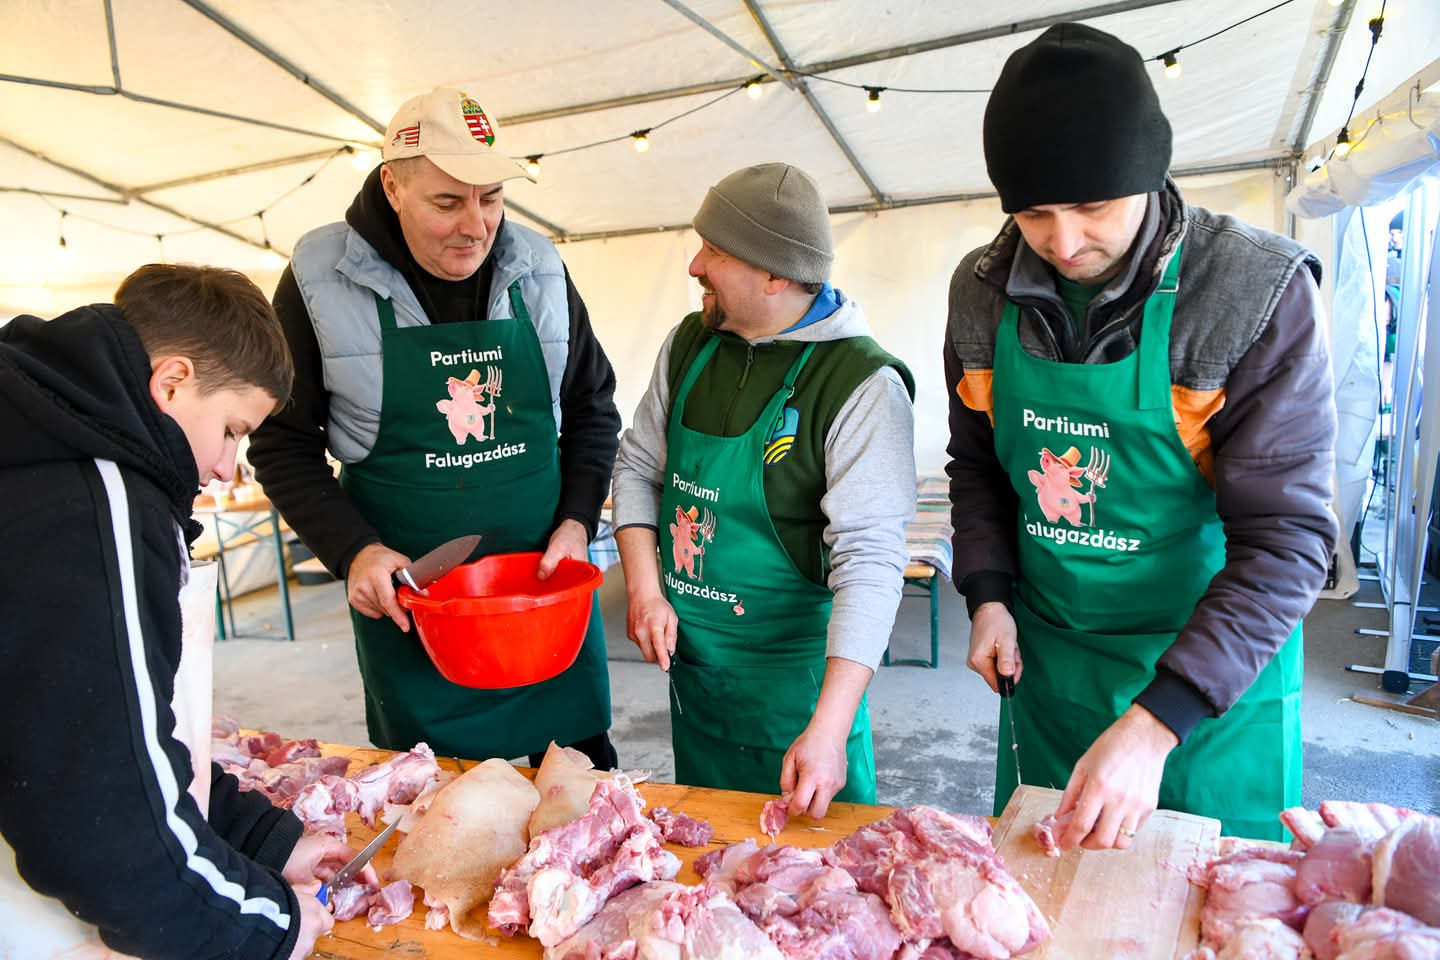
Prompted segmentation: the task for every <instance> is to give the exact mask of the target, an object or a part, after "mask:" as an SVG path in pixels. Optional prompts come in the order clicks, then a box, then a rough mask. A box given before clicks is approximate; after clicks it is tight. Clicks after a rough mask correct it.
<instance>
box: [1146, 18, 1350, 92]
mask: <svg viewBox="0 0 1440 960" xmlns="http://www.w3.org/2000/svg"><path fill="white" fill-rule="evenodd" d="M1294 2H1295V0H1280V2H1279V3H1277V4H1274V5H1273V6H1269V7H1266V8H1265V9H1264V10H1261V11H1260V12H1259V13H1252V14H1251V15H1250V16H1248V17H1246V18H1245V19H1244V20H1237V21H1236V22H1234V23H1232V24H1230V26H1228V27H1221V28H1220V29H1219V30H1216V31H1215V32H1214V33H1207V34H1205V36H1203V37H1201V38H1200V39H1199V40H1191V41H1190V42H1189V43H1182V44H1180V46H1178V47H1171V48H1170V49H1169V50H1166V51H1165V52H1164V53H1160V54H1156V55H1155V56H1153V57H1149V58H1148V59H1150V60H1154V61H1157V62H1159V63H1162V64H1164V65H1165V76H1166V77H1168V78H1170V79H1171V80H1178V79H1180V51H1181V50H1184V49H1186V48H1187V47H1193V46H1196V45H1198V44H1202V43H1204V42H1205V41H1206V40H1214V39H1215V38H1216V37H1218V36H1220V35H1221V34H1222V33H1229V32H1230V31H1231V30H1234V29H1235V28H1236V27H1240V26H1244V25H1245V24H1247V23H1249V22H1250V21H1251V20H1254V19H1255V18H1257V17H1263V16H1265V14H1267V13H1270V12H1271V11H1274V10H1279V9H1280V8H1281V7H1284V6H1288V5H1290V4H1292V3H1294ZM1332 6H1333V4H1332Z"/></svg>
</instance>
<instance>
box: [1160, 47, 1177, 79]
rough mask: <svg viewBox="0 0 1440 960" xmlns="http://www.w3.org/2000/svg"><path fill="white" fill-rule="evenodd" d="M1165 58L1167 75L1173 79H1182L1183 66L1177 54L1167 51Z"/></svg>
mask: <svg viewBox="0 0 1440 960" xmlns="http://www.w3.org/2000/svg"><path fill="white" fill-rule="evenodd" d="M1164 60H1165V76H1167V77H1169V78H1170V79H1171V80H1179V79H1180V69H1181V67H1180V61H1179V60H1177V59H1176V58H1175V54H1173V53H1167V54H1165V57H1164Z"/></svg>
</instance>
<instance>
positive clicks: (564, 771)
mask: <svg viewBox="0 0 1440 960" xmlns="http://www.w3.org/2000/svg"><path fill="white" fill-rule="evenodd" d="M594 766H595V764H594V763H593V762H591V760H590V758H589V757H587V756H585V754H583V753H581V752H580V751H579V750H574V749H571V748H570V747H561V746H557V745H556V744H555V741H553V740H552V741H550V747H549V749H547V750H546V751H545V759H544V760H542V761H540V769H539V770H538V771H536V773H535V789H536V790H539V791H540V806H538V807H536V808H535V812H534V813H532V814H531V815H530V836H532V837H538V836H539V835H540V834H542V833H544V832H545V831H546V830H550V829H553V828H555V827H558V826H560V825H561V824H565V823H569V822H570V821H571V820H575V819H578V818H579V817H580V816H582V815H583V814H584V813H585V811H586V810H589V809H590V795H591V794H592V793H594V792H595V782H596V781H597V780H602V779H608V778H609V776H610V775H609V774H608V773H602V772H601V771H599V770H595V769H593V768H594Z"/></svg>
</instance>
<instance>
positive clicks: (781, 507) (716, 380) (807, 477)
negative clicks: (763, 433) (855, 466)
mask: <svg viewBox="0 0 1440 960" xmlns="http://www.w3.org/2000/svg"><path fill="white" fill-rule="evenodd" d="M708 337H718V338H719V340H720V345H719V346H718V347H716V349H715V355H714V356H713V357H711V358H710V362H709V364H707V365H706V367H705V370H704V371H703V372H702V373H701V374H700V379H699V380H697V381H696V383H695V386H694V388H693V389H692V390H691V392H690V399H689V402H688V403H686V405H685V419H684V424H685V426H686V427H688V428H690V429H691V430H696V431H699V432H700V433H707V434H710V435H711V436H718V437H734V436H739V435H740V434H742V433H744V432H745V431H746V430H748V429H749V428H750V426H751V425H752V424H754V423H755V420H756V418H757V417H759V416H760V414H761V412H762V411H763V410H764V409H765V404H766V403H768V402H769V400H770V398H771V397H773V396H774V395H775V391H776V390H778V389H780V387H781V385H782V384H783V383H784V382H785V374H786V373H787V372H789V370H790V365H791V364H792V363H794V362H795V358H796V357H798V356H799V355H800V351H801V350H803V349H804V348H805V343H804V342H802V341H798V340H776V341H773V342H770V343H764V344H754V345H752V344H750V343H747V342H746V341H745V340H743V339H742V338H740V337H737V336H735V335H734V334H731V333H712V332H710V331H708V330H706V329H705V326H704V324H703V323H701V322H700V314H698V313H692V314H690V315H689V316H687V317H686V318H685V319H684V320H683V321H681V323H680V327H679V329H677V330H676V331H675V339H674V340H673V341H672V343H671V345H670V358H669V359H670V365H669V368H668V375H669V383H670V404H671V405H672V406H673V405H674V403H675V392H676V390H677V389H678V388H679V385H680V381H681V380H683V379H684V377H685V371H687V370H689V369H690V364H691V363H692V362H694V360H695V355H696V354H697V353H699V352H700V347H701V346H702V345H703V344H704V343H705V341H706V339H707V338H708ZM887 366H888V367H894V368H895V370H896V371H897V372H898V373H899V374H900V378H901V380H902V381H904V383H905V389H906V390H908V391H909V393H910V398H911V399H912V400H913V399H914V398H915V380H914V378H913V377H912V376H911V375H910V371H909V370H908V369H907V368H906V366H905V364H904V363H902V362H900V360H898V359H896V358H895V357H893V356H891V355H890V354H888V353H886V352H885V351H884V350H883V349H882V348H881V347H880V345H879V344H878V343H876V342H875V341H874V340H873V339H872V338H870V337H847V338H845V339H842V340H829V341H826V342H824V343H819V344H816V346H815V352H814V353H813V354H811V356H810V360H809V361H808V362H807V363H806V364H805V368H804V369H803V370H802V371H801V372H800V377H799V379H798V380H796V382H795V395H794V396H793V397H791V398H790V402H789V403H787V404H786V405H785V409H784V411H783V412H782V414H781V418H780V420H779V421H778V422H777V423H776V424H774V425H773V426H772V428H771V429H772V433H771V436H770V442H768V443H767V444H766V446H765V456H764V462H763V463H760V464H757V465H756V467H757V469H762V470H764V471H765V477H764V480H765V500H766V503H767V504H768V505H769V507H770V518H771V520H772V521H774V524H775V533H776V535H777V536H778V537H779V538H780V542H781V543H782V544H784V546H785V550H786V552H787V553H789V554H790V558H791V559H792V560H794V561H795V566H796V567H798V568H799V569H800V572H801V573H803V574H804V575H805V576H807V577H809V578H810V579H811V580H814V581H815V582H816V583H819V584H822V585H823V584H824V583H825V580H826V574H827V573H828V571H829V562H828V557H827V553H826V550H825V543H824V540H823V539H822V538H821V534H822V533H823V531H824V529H825V525H826V523H827V520H826V517H825V514H824V513H823V512H822V511H821V509H820V498H821V497H823V496H824V495H825V489H826V486H825V437H826V435H827V434H829V432H830V426H831V424H832V423H834V421H835V416H836V415H837V414H838V413H839V412H840V409H841V408H842V407H843V406H845V402H846V401H847V400H849V399H850V395H851V394H852V393H854V392H855V389H856V388H857V387H859V386H860V384H862V383H864V382H865V381H866V380H868V379H869V378H870V377H871V376H872V375H874V373H875V372H876V371H877V370H879V369H880V368H882V367H887Z"/></svg>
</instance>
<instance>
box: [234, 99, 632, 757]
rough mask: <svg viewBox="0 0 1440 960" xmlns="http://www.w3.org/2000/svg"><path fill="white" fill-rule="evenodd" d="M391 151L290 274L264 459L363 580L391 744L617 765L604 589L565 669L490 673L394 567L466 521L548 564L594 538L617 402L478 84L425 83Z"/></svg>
mask: <svg viewBox="0 0 1440 960" xmlns="http://www.w3.org/2000/svg"><path fill="white" fill-rule="evenodd" d="M383 158H384V163H383V164H382V165H381V166H380V167H379V168H378V169H377V170H375V171H374V172H372V173H371V174H370V176H369V177H368V178H367V179H366V181H365V184H364V186H363V187H361V189H360V192H359V194H358V195H357V196H356V197H355V200H354V202H353V203H352V204H351V206H350V209H349V210H348V211H347V213H346V215H345V222H343V223H334V224H330V225H328V226H324V227H320V228H319V229H316V230H312V231H311V232H309V233H308V234H306V235H305V236H304V237H302V238H301V240H300V242H299V243H298V244H297V245H296V247H295V254H294V257H293V259H292V260H291V263H290V267H289V268H288V269H287V270H286V271H285V274H284V276H283V277H282V278H281V280H280V285H279V287H278V288H277V290H276V293H275V310H276V312H277V313H278V314H279V316H280V319H281V323H282V325H283V326H284V328H285V333H286V337H287V338H288V340H289V343H290V349H291V352H292V354H293V356H294V361H295V370H296V383H295V390H294V394H293V396H292V400H291V403H290V405H289V407H287V408H286V409H285V410H284V411H283V412H282V413H281V414H279V415H277V416H276V417H274V418H272V420H271V421H270V422H269V423H267V424H266V425H265V427H264V429H262V430H260V431H258V432H257V433H256V434H255V436H254V441H253V443H252V445H251V448H250V459H251V461H252V463H254V465H255V468H256V476H257V478H258V479H259V480H260V483H261V484H262V485H263V486H264V488H265V491H266V493H267V494H268V495H269V496H270V498H271V499H272V501H273V502H274V503H275V504H276V506H277V507H279V509H280V512H281V513H282V514H283V515H284V517H285V519H286V520H287V521H288V522H289V524H290V525H291V527H292V528H294V530H295V531H296V532H297V533H299V534H300V537H301V539H302V540H304V541H305V543H306V544H307V545H308V546H309V547H310V548H311V549H312V550H314V552H315V555H316V556H317V557H319V558H320V560H321V561H323V562H324V563H325V565H326V566H327V567H328V568H329V569H330V570H331V571H333V572H334V573H335V574H336V575H337V576H339V577H343V578H345V579H346V581H347V589H348V598H349V601H350V605H351V607H352V611H351V619H352V621H353V623H354V628H355V645H356V652H357V655H358V657H359V661H360V673H361V676H362V678H363V679H364V682H365V714H366V721H367V724H368V727H369V732H370V738H371V740H372V741H373V742H374V743H375V745H376V746H379V747H383V748H386V749H394V750H404V749H409V748H410V747H412V746H414V745H415V743H417V742H420V741H424V742H426V743H428V744H429V745H430V746H431V747H432V748H433V749H434V750H435V752H436V753H442V754H450V755H457V756H462V757H475V758H486V757H495V756H498V757H505V758H507V759H509V758H516V757H523V756H528V757H529V759H530V761H531V763H532V765H535V764H538V762H539V760H540V757H541V755H542V754H543V752H544V750H545V748H546V745H547V744H548V743H549V742H550V741H551V740H555V741H557V742H558V743H560V744H562V745H573V746H575V747H577V748H578V749H580V750H582V751H584V752H585V753H586V754H587V755H588V756H589V757H590V758H591V759H592V760H593V761H594V762H595V763H596V765H597V766H598V767H601V768H610V767H613V766H614V765H615V760H616V758H615V751H614V748H613V747H612V746H611V744H610V740H609V736H608V730H609V726H610V690H609V676H608V673H607V669H606V663H605V642H604V634H603V629H602V627H601V621H600V610H599V606H598V604H597V605H596V606H595V607H594V608H593V609H592V610H591V618H590V625H589V629H588V632H587V634H586V637H585V642H584V645H583V647H582V648H581V650H580V654H579V656H578V658H577V659H576V661H575V663H574V664H573V665H572V666H570V667H569V668H568V669H567V670H565V671H564V672H562V673H561V674H560V675H558V676H557V677H555V678H553V679H551V680H547V681H545V682H543V683H538V684H532V685H530V686H525V687H518V688H514V689H506V690H479V689H472V688H468V687H461V686H457V685H455V684H452V683H450V682H448V681H447V680H445V679H444V678H443V677H441V676H440V674H439V672H438V671H437V670H436V669H435V667H434V665H433V664H432V663H431V661H430V659H429V658H428V656H427V655H426V654H425V652H424V650H423V649H422V648H421V645H420V642H419V640H418V638H416V636H415V635H414V633H413V632H412V631H411V630H410V621H409V617H408V615H407V614H406V612H405V611H404V610H403V609H402V608H401V607H400V606H399V605H398V604H397V602H396V598H395V588H394V586H393V584H392V579H391V578H392V576H393V575H394V574H395V572H396V571H397V570H399V569H400V568H401V567H404V566H406V565H407V564H408V563H409V562H410V561H411V560H412V559H414V558H416V557H419V556H420V555H422V554H424V553H425V552H427V551H429V550H431V549H433V548H434V547H436V546H438V545H439V544H441V543H444V542H445V541H447V540H450V539H452V538H454V537H456V536H459V535H462V534H468V533H480V534H483V536H484V539H483V540H482V541H481V543H480V553H481V554H492V553H513V552H523V551H536V552H542V553H543V556H542V558H541V559H540V561H539V574H540V576H541V577H546V576H549V574H550V573H552V572H553V571H554V569H555V567H556V565H557V564H558V563H559V562H560V560H561V559H562V558H567V557H568V558H574V559H584V558H585V556H586V550H587V545H588V542H589V539H590V537H591V536H593V534H594V532H595V526H596V523H597V522H598V519H599V513H600V507H601V504H602V502H603V501H604V499H605V494H606V491H607V488H608V482H609V475H610V469H611V465H612V464H613V462H614V458H615V449H616V435H617V433H618V431H619V428H620V417H619V414H618V413H617V411H616V409H615V404H614V400H613V394H614V389H615V375H614V372H613V370H612V369H611V366H610V361H609V360H608V359H607V358H606V356H605V352H604V350H603V349H601V347H600V344H599V342H598V341H597V340H596V338H595V334H594V332H593V331H592V329H591V326H590V319H589V315H588V313H587V311H586V309H585V304H584V302H583V301H582V300H581V299H580V295H579V293H578V292H577V291H576V289H575V286H574V284H573V283H572V282H571V281H570V276H569V273H568V272H567V270H566V269H565V264H564V263H563V262H561V260H560V255H559V253H558V252H557V251H556V250H555V247H554V245H553V244H551V243H550V242H549V241H548V240H547V239H545V238H544V237H542V236H541V235H540V234H538V233H536V232H535V231H533V230H530V229H528V228H526V227H524V226H521V225H520V224H516V223H511V222H509V221H508V220H506V219H505V204H504V182H505V181H506V180H512V179H515V178H518V177H524V176H526V173H525V171H524V169H523V168H522V167H521V166H520V165H519V164H517V163H515V162H514V161H513V160H511V159H510V158H509V157H508V156H506V155H505V153H504V151H503V150H502V149H501V147H500V141H499V139H498V130H497V127H496V124H495V122H494V120H493V119H492V118H491V117H490V116H489V115H488V114H487V113H486V112H485V111H484V109H482V107H481V106H480V104H479V103H478V102H477V101H476V100H475V99H473V98H471V97H469V96H467V95H466V94H465V93H464V92H462V91H460V90H457V89H455V88H453V87H440V88H438V89H436V90H433V91H431V92H430V93H427V94H424V95H422V96H418V97H415V98H413V99H411V100H409V101H407V102H406V103H405V104H404V105H403V106H401V108H400V109H399V111H398V112H397V113H396V114H395V117H394V119H392V120H391V121H390V126H389V129H388V130H386V133H385V145H384V151H383ZM562 425H563V426H562ZM327 449H328V450H329V452H330V454H331V455H332V456H333V457H334V458H335V459H336V460H338V461H340V463H341V465H342V467H341V470H340V475H339V478H338V479H337V478H336V477H335V476H334V475H333V474H332V471H331V468H330V466H329V465H328V464H327V462H326V457H325V453H326V450H327Z"/></svg>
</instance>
